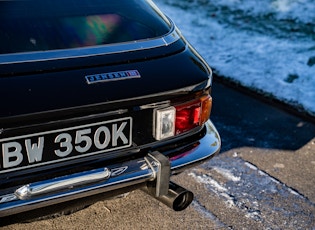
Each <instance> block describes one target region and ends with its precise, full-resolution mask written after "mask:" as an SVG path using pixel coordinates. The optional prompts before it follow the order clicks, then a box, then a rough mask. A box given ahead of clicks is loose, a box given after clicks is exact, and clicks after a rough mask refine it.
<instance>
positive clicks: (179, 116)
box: [153, 95, 212, 140]
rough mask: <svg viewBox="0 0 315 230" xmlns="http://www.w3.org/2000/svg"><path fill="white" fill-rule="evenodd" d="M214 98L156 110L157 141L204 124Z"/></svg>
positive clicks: (204, 97) (202, 98)
mask: <svg viewBox="0 0 315 230" xmlns="http://www.w3.org/2000/svg"><path fill="white" fill-rule="evenodd" d="M211 107H212V98H211V96H209V95H205V96H203V97H201V98H199V99H197V100H194V101H190V102H187V103H184V104H180V105H176V106H175V107H173V106H170V107H167V108H163V109H156V110H155V113H154V130H153V135H154V137H155V138H156V139H157V140H161V139H164V138H167V137H172V136H174V135H176V134H180V133H184V132H186V131H189V130H191V129H193V128H195V127H197V126H200V125H202V124H204V123H205V122H206V121H207V120H208V119H209V116H210V112H211Z"/></svg>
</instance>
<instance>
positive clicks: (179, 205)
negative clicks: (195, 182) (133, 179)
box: [142, 181, 194, 211]
mask: <svg viewBox="0 0 315 230" xmlns="http://www.w3.org/2000/svg"><path fill="white" fill-rule="evenodd" d="M148 186H149V187H148ZM148 186H145V187H143V188H142V190H143V191H144V192H146V193H147V194H149V195H150V196H152V197H154V198H155V199H157V200H158V201H160V202H162V203H163V204H165V205H167V206H168V207H170V208H172V209H173V210H174V211H182V210H184V209H186V208H187V207H188V206H189V205H190V204H191V202H192V201H193V199H194V194H193V193H192V192H191V191H189V190H187V189H185V188H183V187H181V186H179V185H177V184H175V183H174V182H171V181H170V182H169V189H168V192H167V194H166V195H160V196H156V193H155V192H154V191H153V190H152V189H151V186H150V185H148Z"/></svg>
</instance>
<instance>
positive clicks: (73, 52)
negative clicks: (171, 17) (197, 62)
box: [0, 22, 181, 65]
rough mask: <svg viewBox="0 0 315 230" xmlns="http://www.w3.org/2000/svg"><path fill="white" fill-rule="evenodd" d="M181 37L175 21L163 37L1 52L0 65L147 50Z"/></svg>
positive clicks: (166, 44)
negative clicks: (75, 46) (83, 45)
mask: <svg viewBox="0 0 315 230" xmlns="http://www.w3.org/2000/svg"><path fill="white" fill-rule="evenodd" d="M180 38H181V36H180V33H179V32H178V30H177V29H176V27H175V25H174V23H173V22H171V28H170V32H169V33H168V34H166V35H164V36H162V37H157V38H152V39H143V40H136V41H131V42H124V43H116V44H107V45H100V46H91V47H83V48H73V49H60V50H51V51H36V52H25V53H12V54H0V65H5V64H15V63H27V62H42V61H48V60H63V59H72V58H82V57H93V56H98V55H106V54H117V53H126V52H131V51H138V50H146V49H152V48H158V47H163V46H168V45H170V44H172V43H174V42H176V41H178V40H179V39H180Z"/></svg>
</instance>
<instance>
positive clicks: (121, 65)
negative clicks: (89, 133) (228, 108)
mask: <svg viewBox="0 0 315 230" xmlns="http://www.w3.org/2000/svg"><path fill="white" fill-rule="evenodd" d="M171 48H173V49H170V51H168V52H166V51H165V49H161V52H159V48H156V50H153V51H152V55H151V56H149V54H150V52H148V51H147V52H144V53H143V52H139V53H137V52H133V53H127V54H116V55H107V56H104V57H97V58H95V57H91V58H82V59H83V60H80V58H79V59H78V60H73V62H72V63H71V64H69V61H68V60H53V61H47V62H48V63H46V62H38V63H36V64H37V66H36V68H32V67H33V65H34V63H22V64H9V65H7V66H5V67H6V68H8V69H9V68H11V69H16V68H17V70H16V72H17V74H16V75H17V76H14V75H13V76H8V75H7V76H3V77H1V78H0V85H1V91H0V98H1V107H2V109H1V111H0V118H5V117H9V116H21V115H25V114H32V113H41V112H46V111H52V110H62V109H66V108H72V107H79V106H86V105H90V104H99V103H109V102H112V101H117V100H124V99H131V98H137V97H143V96H147V95H154V94H158V93H162V92H168V91H172V90H177V89H181V88H184V87H187V86H193V85H196V84H201V83H204V82H205V84H207V82H208V80H209V72H208V70H207V68H206V66H205V65H204V64H203V63H202V62H201V60H199V59H198V58H197V57H196V56H194V54H193V53H192V52H191V50H190V49H189V47H187V46H185V44H184V43H182V42H181V44H174V47H171ZM176 51H177V52H176ZM108 60H109V61H108ZM67 66H68V67H67ZM161 67H163V68H161ZM29 69H32V70H33V71H34V69H35V71H36V70H41V71H37V72H35V73H34V72H30V73H28V71H29ZM133 69H134V70H138V71H139V72H140V74H141V78H140V79H128V80H122V81H112V82H105V83H96V84H92V85H89V84H87V82H86V80H85V76H86V75H91V74H101V73H109V72H115V71H124V70H133ZM19 71H21V72H20V73H19ZM23 72H24V74H23ZM0 122H1V120H0ZM0 124H1V123H0Z"/></svg>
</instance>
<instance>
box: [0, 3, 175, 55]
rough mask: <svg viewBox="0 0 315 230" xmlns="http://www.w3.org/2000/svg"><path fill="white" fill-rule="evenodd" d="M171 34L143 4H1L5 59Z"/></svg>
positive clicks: (0, 49)
mask: <svg viewBox="0 0 315 230" xmlns="http://www.w3.org/2000/svg"><path fill="white" fill-rule="evenodd" d="M168 31H169V25H168V24H167V22H166V21H164V20H163V19H162V18H161V17H160V16H159V15H158V14H157V12H156V11H155V9H154V8H153V7H151V6H150V5H149V4H147V3H146V1H144V0H115V1H113V0H80V1H72V0H40V1H39V0H22V1H0V44H1V45H0V53H1V54H5V53H18V52H31V51H47V50H55V49H69V48H79V47H88V46H95V45H104V44H111V43H120V42H129V41H134V40H141V39H150V38H154V37H158V36H162V35H164V34H166V33H167V32H168Z"/></svg>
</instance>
